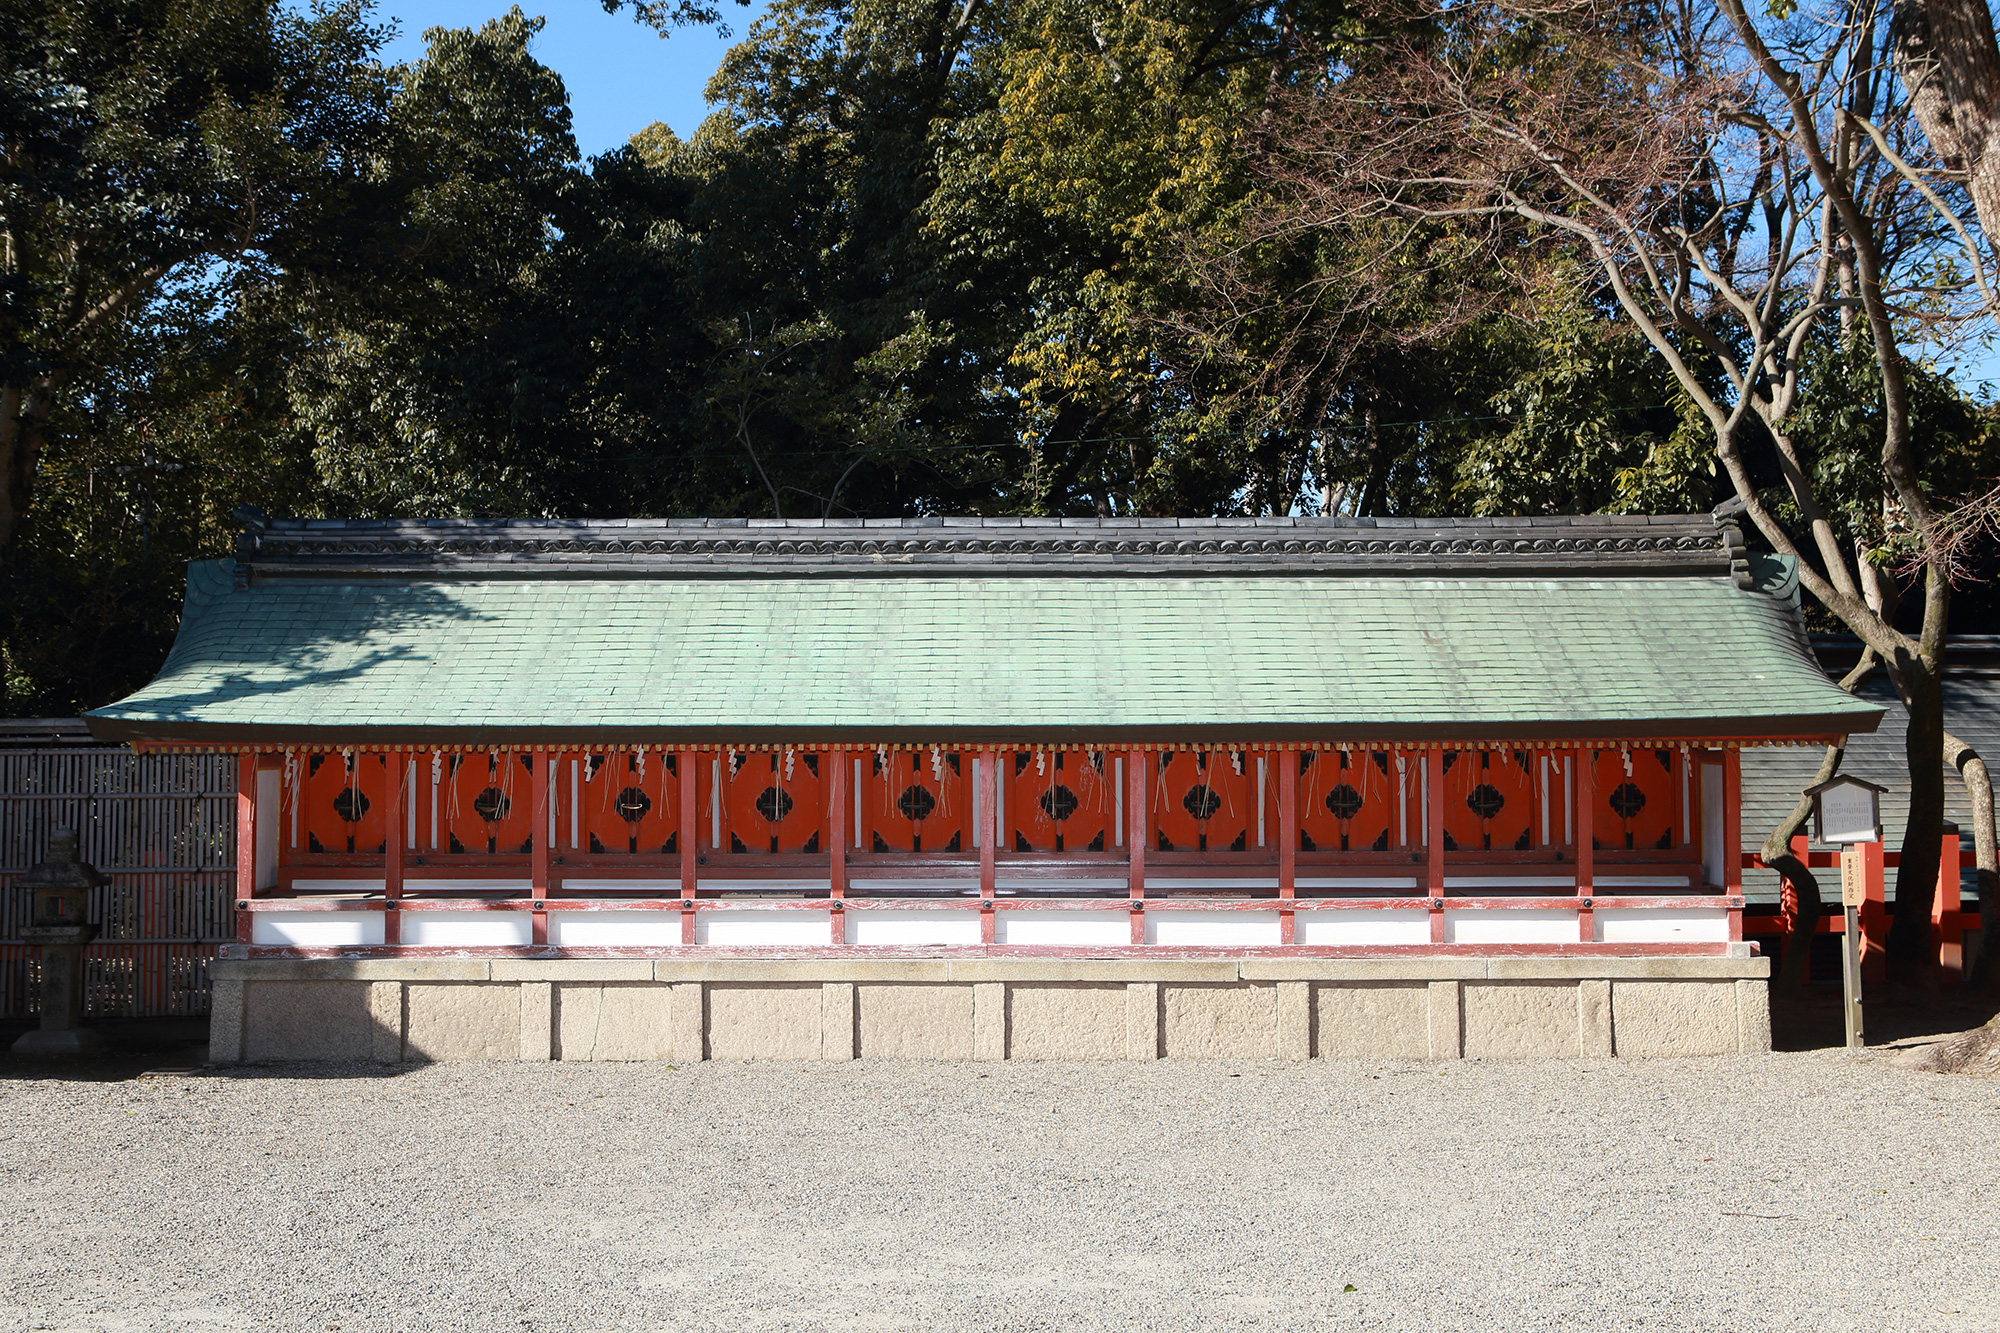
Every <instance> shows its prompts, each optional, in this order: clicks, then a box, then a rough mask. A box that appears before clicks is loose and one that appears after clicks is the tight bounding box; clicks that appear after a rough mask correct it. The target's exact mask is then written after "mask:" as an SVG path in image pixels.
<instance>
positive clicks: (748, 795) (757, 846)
mask: <svg viewBox="0 0 2000 1333" xmlns="http://www.w3.org/2000/svg"><path fill="white" fill-rule="evenodd" d="M824 762H825V761H824V760H823V759H822V758H821V756H820V755H819V754H818V753H817V752H805V751H798V750H793V751H790V752H786V751H780V750H756V751H752V752H749V753H745V754H738V755H736V756H735V758H734V760H733V761H729V760H725V764H728V765H730V771H729V772H728V773H727V774H726V775H725V776H724V778H723V787H724V791H725V795H724V800H725V802H726V806H725V815H724V817H725V818H726V819H727V820H728V828H729V833H728V842H729V850H730V851H732V852H765V853H770V852H823V851H825V850H826V848H827V832H826V788H825V786H824V785H823V777H824V775H823V773H822V770H821V766H822V764H823V763H824Z"/></svg>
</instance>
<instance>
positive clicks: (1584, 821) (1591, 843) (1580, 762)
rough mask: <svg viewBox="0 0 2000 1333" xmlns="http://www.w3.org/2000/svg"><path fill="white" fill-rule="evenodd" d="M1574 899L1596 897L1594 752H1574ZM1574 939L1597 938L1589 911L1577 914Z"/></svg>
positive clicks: (1595, 764)
mask: <svg viewBox="0 0 2000 1333" xmlns="http://www.w3.org/2000/svg"><path fill="white" fill-rule="evenodd" d="M1575 793H1576V794H1575V800H1576V814H1575V818H1576V896H1577V899H1578V900H1579V901H1586V902H1587V901H1594V900H1595V898H1596V896H1597V751H1595V750H1592V749H1589V748H1585V749H1581V750H1578V751H1577V752H1576V784H1575ZM1576 916H1577V922H1576V929H1577V938H1578V939H1579V940H1581V941H1583V942H1585V943H1588V942H1589V941H1590V940H1591V939H1592V938H1593V937H1594V936H1595V935H1596V934H1597V916H1596V913H1595V912H1594V911H1592V910H1591V909H1589V908H1582V909H1579V910H1578V912H1577V914H1576Z"/></svg>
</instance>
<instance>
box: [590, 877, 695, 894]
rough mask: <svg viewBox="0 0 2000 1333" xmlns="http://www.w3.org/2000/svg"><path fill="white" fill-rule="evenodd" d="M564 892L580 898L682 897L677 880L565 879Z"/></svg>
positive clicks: (679, 883)
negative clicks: (622, 895) (615, 895)
mask: <svg viewBox="0 0 2000 1333" xmlns="http://www.w3.org/2000/svg"><path fill="white" fill-rule="evenodd" d="M562 891H563V892H564V893H569V894H575V895H576V896H577V897H580V898H584V897H590V896H591V895H593V894H601V893H643V894H645V895H646V896H647V897H649V898H678V897H680V896H681V882H680V881H679V880H677V879H565V880H563V882H562Z"/></svg>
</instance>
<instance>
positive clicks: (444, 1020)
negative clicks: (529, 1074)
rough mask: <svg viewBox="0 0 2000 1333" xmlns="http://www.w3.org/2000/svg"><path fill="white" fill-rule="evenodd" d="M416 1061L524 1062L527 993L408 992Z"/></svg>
mask: <svg viewBox="0 0 2000 1333" xmlns="http://www.w3.org/2000/svg"><path fill="white" fill-rule="evenodd" d="M403 1004H404V1014H405V1018H404V1024H405V1026H404V1034H403V1052H404V1056H405V1058H407V1059H411V1060H518V1059H520V1058H521V988H520V987H519V986H510V985H506V984H503V983H500V982H485V983H481V982H462V983H451V982H447V983H444V984H441V985H431V984H416V983H413V984H411V985H409V986H406V987H405V988H404V991H403Z"/></svg>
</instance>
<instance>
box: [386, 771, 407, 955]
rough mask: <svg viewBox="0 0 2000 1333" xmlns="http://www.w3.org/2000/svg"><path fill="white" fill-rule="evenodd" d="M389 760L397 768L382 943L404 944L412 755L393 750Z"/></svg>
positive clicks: (391, 779)
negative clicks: (405, 854) (405, 856)
mask: <svg viewBox="0 0 2000 1333" xmlns="http://www.w3.org/2000/svg"><path fill="white" fill-rule="evenodd" d="M389 762H390V763H391V764H393V765H394V766H395V771H394V772H393V773H391V774H390V777H389V836H388V838H387V839H386V840H385V841H386V842H387V844H388V851H387V853H386V854H385V855H384V857H383V862H382V898H383V901H384V904H385V905H384V907H383V909H382V942H383V943H384V944H401V943H402V942H403V914H402V910H401V906H400V905H401V903H402V901H403V839H404V838H406V837H408V836H409V826H410V816H409V809H410V791H409V786H410V784H409V777H410V756H409V755H407V754H400V753H391V754H390V755H389Z"/></svg>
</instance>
